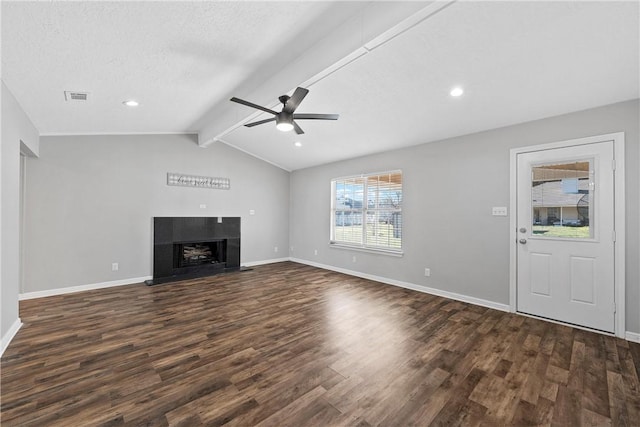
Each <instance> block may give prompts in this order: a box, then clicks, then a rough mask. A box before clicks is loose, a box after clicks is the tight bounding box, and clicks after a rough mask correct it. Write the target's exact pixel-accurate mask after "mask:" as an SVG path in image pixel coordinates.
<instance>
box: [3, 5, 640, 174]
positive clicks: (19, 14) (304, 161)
mask: <svg viewBox="0 0 640 427" xmlns="http://www.w3.org/2000/svg"><path fill="white" fill-rule="evenodd" d="M638 16H639V4H638V2H610V1H602V2H575V1H570V2H560V1H556V2H537V1H532V2H527V1H510V2H489V1H487V2H482V1H479V2H467V1H458V2H449V1H437V2H413V1H411V2H396V1H394V2H379V1H374V2H345V1H339V2H338V1H334V2H322V1H317V2H306V1H300V2H295V1H293V2H271V1H269V2H267V1H265V2H246V1H236V2H234V1H229V2H206V1H205V2H182V1H180V2H89V1H87V2H11V1H3V2H2V79H3V81H4V82H5V83H6V85H7V87H8V88H9V89H10V90H11V91H12V93H13V94H14V95H15V96H16V98H17V99H18V101H19V102H20V103H21V105H22V107H23V109H24V110H25V112H26V113H27V115H28V116H29V117H30V118H31V120H32V121H33V122H34V124H35V125H36V127H37V128H38V130H39V131H40V133H41V134H42V135H59V134H70V135H72V134H136V133H182V132H192V133H198V134H199V141H200V144H201V145H203V146H204V147H206V146H207V145H208V144H211V143H220V142H222V143H226V144H229V145H231V146H234V147H236V148H238V149H240V150H243V151H246V152H248V153H250V154H252V155H255V156H256V157H259V158H262V159H264V160H267V161H269V162H271V163H273V164H276V165H278V166H280V167H282V168H284V169H287V170H295V169H299V168H304V167H309V166H313V165H318V164H323V163H327V162H332V161H337V160H341V159H346V158H351V157H357V156H361V155H365V154H369V153H374V152H381V151H385V150H390V149H393V148H399V147H403V146H409V145H415V144H420V143H425V142H430V141H435V140H440V139H444V138H448V137H453V136H457V135H462V134H467V133H472V132H478V131H482V130H487V129H492V128H496V127H501V126H507V125H511V124H515V123H521V122H524V121H529V120H535V119H540V118H544V117H549V116H554V115H558V114H563V113H567V112H571V111H577V110H582V109H587V108H591V107H596V106H600V105H605V104H610V103H614V102H619V101H624V100H628V99H635V98H638V97H639V96H640V95H639V93H640V88H639V82H638V75H639V74H640V68H639V63H640V58H639V56H640V53H639V52H640V44H639V37H638V34H639V18H638ZM297 86H303V87H307V88H309V89H310V93H309V95H308V96H307V97H306V98H305V100H304V101H303V103H302V104H301V106H300V107H299V109H298V112H302V113H306V112H310V113H339V114H340V119H339V120H338V121H336V122H333V121H331V122H329V121H327V122H322V121H300V122H299V124H300V126H301V127H302V128H303V129H304V131H305V134H303V135H296V134H295V133H294V132H287V133H283V132H280V131H278V130H276V128H275V125H273V123H269V124H265V125H261V126H257V127H253V128H246V127H244V126H242V124H244V123H247V122H248V121H250V120H260V119H263V118H267V117H269V116H268V115H265V114H259V113H256V111H255V110H252V109H251V108H248V107H246V106H242V105H238V104H234V103H231V102H229V98H230V97H232V96H237V97H239V98H243V99H246V100H249V101H252V102H255V103H257V104H261V105H264V106H266V107H269V108H274V109H276V110H279V108H280V107H279V106H278V100H277V98H278V96H279V95H282V94H285V93H291V92H292V91H293V90H294V89H295V88H296V87H297ZM456 86H459V87H462V88H463V89H464V94H463V95H462V96H460V97H458V98H454V97H452V96H450V94H449V92H450V90H451V89H452V88H453V87H456ZM64 91H86V92H89V98H88V100H87V101H85V102H68V101H66V100H65V96H64ZM128 99H136V100H138V101H139V102H140V105H139V106H138V107H135V108H129V107H126V106H124V105H123V104H122V102H123V101H125V100H128ZM295 142H299V143H300V144H298V145H301V146H300V147H297V146H295V145H294V143H295Z"/></svg>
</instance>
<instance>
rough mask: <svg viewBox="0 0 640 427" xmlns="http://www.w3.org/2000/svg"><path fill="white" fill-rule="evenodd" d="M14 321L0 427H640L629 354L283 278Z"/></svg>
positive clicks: (376, 288)
mask: <svg viewBox="0 0 640 427" xmlns="http://www.w3.org/2000/svg"><path fill="white" fill-rule="evenodd" d="M20 314H21V318H22V321H23V322H24V326H23V327H22V329H21V330H20V331H19V332H18V334H17V336H16V337H15V338H14V340H13V342H12V343H11V344H10V346H9V348H8V349H7V350H6V352H5V354H4V356H3V358H2V373H1V380H2V385H1V387H2V390H1V391H2V393H1V397H2V404H1V410H2V412H1V416H2V419H1V421H2V425H3V426H13V425H16V426H17V425H19V426H54V425H64V426H74V427H76V426H93V425H113V426H116V425H122V424H125V425H153V426H163V425H172V426H197V425H223V424H224V425H234V426H250V425H261V426H313V425H318V426H340V425H350V426H369V425H371V426H373V425H383V426H405V425H419V426H426V425H447V426H449V425H487V426H496V425H558V426H577V425H597V426H604V425H621V426H622V425H627V426H632V425H635V426H638V425H640V383H639V381H638V377H639V374H640V372H639V371H640V344H634V343H629V342H627V341H624V340H620V339H617V338H612V337H607V336H603V335H598V334H594V333H589V332H585V331H581V330H577V329H572V328H568V327H564V326H559V325H555V324H551V323H547V322H542V321H538V320H534V319H531V318H527V317H523V316H518V315H513V314H509V313H503V312H500V311H495V310H491V309H486V308H483V307H478V306H473V305H469V304H464V303H461V302H456V301H451V300H447V299H444V298H439V297H435V296H431V295H427V294H422V293H418V292H413V291H409V290H405V289H401V288H395V287H393V286H388V285H383V284H379V283H376V282H371V281H367V280H363V279H358V278H354V277H350V276H345V275H342V274H338V273H334V272H329V271H325V270H320V269H316V268H313V267H308V266H304V265H300V264H295V263H289V262H287V263H279V264H272V265H268V266H262V267H257V268H255V269H254V270H253V271H249V272H243V273H235V274H228V275H223V276H214V277H211V278H207V279H202V280H193V281H189V282H182V283H174V284H167V285H161V286H156V287H147V286H145V285H142V284H140V285H130V286H122V287H116V288H110V289H102V290H96V291H88V292H82V293H76V294H68V295H62V296H55V297H49V298H42V299H37V300H30V301H23V302H21V303H20Z"/></svg>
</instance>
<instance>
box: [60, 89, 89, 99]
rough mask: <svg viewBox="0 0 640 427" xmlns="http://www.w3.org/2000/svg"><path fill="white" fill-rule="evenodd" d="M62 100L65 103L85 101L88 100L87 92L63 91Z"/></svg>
mask: <svg viewBox="0 0 640 427" xmlns="http://www.w3.org/2000/svg"><path fill="white" fill-rule="evenodd" d="M64 99H66V100H67V101H87V100H88V99H89V92H78V91H71V90H65V91H64Z"/></svg>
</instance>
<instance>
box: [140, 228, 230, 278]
mask: <svg viewBox="0 0 640 427" xmlns="http://www.w3.org/2000/svg"><path fill="white" fill-rule="evenodd" d="M238 270H240V217H154V218H153V280H147V281H146V284H147V285H157V284H160V283H167V282H173V281H176V280H185V279H193V278H197V277H203V276H210V275H213V274H217V273H223V272H228V271H238Z"/></svg>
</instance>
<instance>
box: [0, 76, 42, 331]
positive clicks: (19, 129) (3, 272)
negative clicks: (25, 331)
mask: <svg viewBox="0 0 640 427" xmlns="http://www.w3.org/2000/svg"><path fill="white" fill-rule="evenodd" d="M0 86H1V87H0V92H1V94H0V98H1V103H2V132H1V135H2V141H1V143H0V189H1V192H0V197H1V199H2V205H0V206H1V208H0V241H1V242H2V244H1V245H0V280H2V282H1V283H0V310H1V313H0V322H1V323H0V337H2V342H4V341H5V338H6V334H7V332H8V331H9V329H10V328H11V327H12V325H13V324H14V323H15V322H16V321H17V320H18V293H19V289H20V283H19V281H20V268H19V254H20V240H19V239H20V146H21V143H22V145H23V146H24V147H25V148H26V150H28V151H31V152H32V153H34V154H37V153H38V131H37V129H36V128H35V126H34V125H33V123H31V121H30V120H29V118H28V117H27V115H26V114H25V113H24V111H23V110H22V107H20V104H18V101H17V100H16V99H15V98H14V96H13V95H12V94H11V92H9V89H7V87H6V86H5V84H4V82H2V83H1V84H0Z"/></svg>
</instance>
